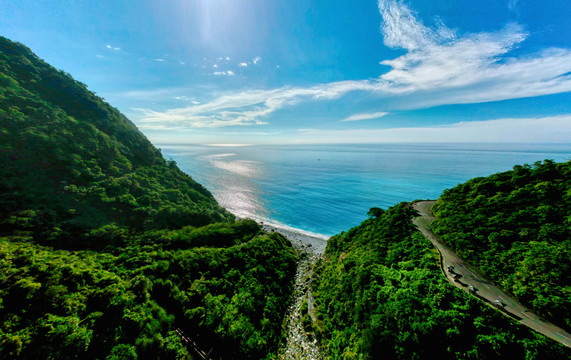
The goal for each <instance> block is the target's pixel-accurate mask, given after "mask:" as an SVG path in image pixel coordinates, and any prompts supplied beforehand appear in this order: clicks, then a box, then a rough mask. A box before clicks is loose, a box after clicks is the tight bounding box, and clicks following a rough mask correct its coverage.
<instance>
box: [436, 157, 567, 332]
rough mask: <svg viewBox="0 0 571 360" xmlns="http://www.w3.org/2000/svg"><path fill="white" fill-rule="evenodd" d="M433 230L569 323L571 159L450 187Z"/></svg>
mask: <svg viewBox="0 0 571 360" xmlns="http://www.w3.org/2000/svg"><path fill="white" fill-rule="evenodd" d="M432 211H433V213H434V214H435V216H436V218H437V219H436V221H435V222H433V223H432V225H431V227H432V228H433V230H434V232H435V233H436V234H438V235H439V236H440V238H441V239H442V240H443V241H444V242H446V243H447V244H448V245H449V246H451V247H452V248H453V249H454V250H455V251H457V252H458V254H460V255H461V256H462V257H463V258H464V259H466V260H467V261H469V262H470V263H472V264H473V265H475V266H477V267H478V268H479V269H480V270H482V271H483V272H484V273H486V275H488V276H489V277H490V278H491V279H492V280H494V282H495V283H496V284H498V285H500V286H501V287H503V288H504V289H506V290H507V291H508V292H511V293H512V294H513V295H515V297H516V298H518V299H519V300H520V301H521V302H522V303H523V304H524V305H526V306H528V307H531V308H532V309H533V310H535V311H536V312H538V313H539V314H541V315H543V316H544V317H546V318H547V319H549V320H550V321H552V322H553V323H555V324H558V325H560V326H562V327H566V328H567V329H570V328H571V279H570V278H569V276H570V274H571V161H568V162H565V163H554V162H552V161H549V160H545V161H543V162H537V163H535V164H534V165H532V166H529V165H523V166H515V167H514V169H513V170H511V171H506V172H503V173H499V174H494V175H491V176H488V177H485V178H484V177H481V178H475V179H472V180H470V181H468V182H466V183H464V184H460V185H458V186H456V187H454V188H452V189H449V190H446V191H444V193H443V194H442V196H441V197H440V198H439V199H438V201H437V202H436V204H435V206H434V207H433V209H432Z"/></svg>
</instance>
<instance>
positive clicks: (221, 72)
mask: <svg viewBox="0 0 571 360" xmlns="http://www.w3.org/2000/svg"><path fill="white" fill-rule="evenodd" d="M214 75H216V76H223V75H226V76H234V75H236V74H235V73H234V71H232V70H228V71H215V72H214Z"/></svg>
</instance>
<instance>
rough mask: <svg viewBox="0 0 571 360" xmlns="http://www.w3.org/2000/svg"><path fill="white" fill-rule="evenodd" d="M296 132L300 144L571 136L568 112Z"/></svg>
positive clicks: (560, 138)
mask: <svg viewBox="0 0 571 360" xmlns="http://www.w3.org/2000/svg"><path fill="white" fill-rule="evenodd" d="M298 131H299V134H298V139H299V140H300V141H301V142H304V143H316V142H321V143H331V142H335V143H357V142H359V143H379V142H497V143H542V142H562V143H566V142H568V141H569V140H568V139H570V138H571V114H567V115H560V116H552V117H542V118H523V119H522V118H506V119H494V120H484V121H466V122H458V123H454V124H450V125H444V126H427V127H411V128H392V129H355V130H346V129H344V130H326V131H323V130H315V129H300V130H298Z"/></svg>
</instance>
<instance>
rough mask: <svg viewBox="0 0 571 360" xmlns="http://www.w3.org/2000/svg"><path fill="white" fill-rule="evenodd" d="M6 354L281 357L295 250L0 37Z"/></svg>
mask: <svg viewBox="0 0 571 360" xmlns="http://www.w3.org/2000/svg"><path fill="white" fill-rule="evenodd" d="M0 140H1V141H0V359H137V358H138V359H175V358H177V359H188V358H191V356H192V355H191V354H189V352H188V351H187V349H186V345H185V344H184V343H183V342H182V340H181V337H180V336H179V335H178V334H177V333H176V332H175V330H176V329H177V328H180V329H182V331H184V333H185V334H186V335H187V337H189V338H190V339H192V340H193V341H195V342H196V343H197V344H198V346H200V347H201V348H203V349H204V350H206V351H208V350H209V349H210V348H212V347H213V348H214V349H215V354H216V355H217V356H223V357H224V358H240V359H261V358H266V357H271V356H272V354H274V353H275V351H276V349H277V346H278V344H279V341H280V339H281V324H282V319H283V315H284V313H285V310H286V307H287V305H288V298H289V294H290V293H291V291H292V286H293V285H292V279H293V276H294V274H295V262H296V258H295V254H294V251H293V249H292V248H291V244H290V243H289V242H288V241H286V240H285V239H284V238H283V237H281V236H280V235H277V234H272V235H267V234H264V233H263V232H261V231H260V228H259V226H258V225H257V224H256V223H255V222H253V221H239V222H235V220H234V218H233V216H232V215H231V214H229V213H228V212H227V211H225V210H224V209H222V208H220V207H219V206H218V204H217V203H216V201H215V200H214V198H213V197H212V195H211V194H210V193H209V192H208V191H207V190H206V189H205V188H204V187H202V186H201V185H199V184H197V183H196V182H194V181H193V180H192V179H191V178H190V177H189V176H188V175H186V174H184V173H182V172H181V171H180V170H179V169H178V167H177V166H176V164H175V163H174V162H172V161H165V160H164V159H163V157H162V156H161V154H160V151H158V150H157V149H156V148H154V147H153V146H152V145H151V144H150V143H149V141H148V140H147V139H146V138H145V137H144V136H143V135H142V134H141V133H140V132H139V131H138V130H137V129H136V128H135V126H134V125H133V124H132V123H131V122H130V121H129V120H127V119H126V118H125V117H124V116H123V115H121V114H120V113H119V112H118V111H117V110H116V109H114V108H112V107H110V106H109V105H108V104H106V103H105V102H104V101H103V100H102V99H100V98H98V97H97V96H96V95H94V94H93V93H91V92H90V91H88V90H87V88H86V86H85V85H84V84H82V83H80V82H78V81H75V80H73V79H72V78H71V77H70V76H69V75H67V74H66V73H65V72H62V71H57V70H55V69H54V68H52V67H51V66H49V65H48V64H46V63H45V62H43V61H42V60H40V59H39V58H38V57H36V56H35V55H34V54H33V53H32V52H31V51H30V50H29V49H27V48H26V47H24V46H23V45H21V44H16V43H13V42H11V41H9V40H7V39H5V38H1V37H0Z"/></svg>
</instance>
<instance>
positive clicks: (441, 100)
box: [142, 0, 571, 127]
mask: <svg viewBox="0 0 571 360" xmlns="http://www.w3.org/2000/svg"><path fill="white" fill-rule="evenodd" d="M378 8H379V12H380V14H381V17H382V19H383V22H382V26H381V31H382V34H383V39H384V44H385V45H386V46H389V47H392V48H402V49H404V50H406V53H405V54H403V55H401V56H399V57H397V58H395V59H391V60H383V61H381V62H380V63H381V64H383V65H387V66H390V67H391V69H390V70H389V71H388V72H386V73H384V74H383V75H381V76H380V77H378V78H375V79H366V80H350V81H340V82H332V83H327V84H320V85H315V86H311V87H281V88H277V89H269V90H246V91H241V92H237V93H234V94H226V95H222V96H220V97H218V98H215V99H212V100H211V101H210V102H209V103H208V104H201V105H197V106H191V107H185V108H179V109H171V110H166V111H164V112H155V111H152V110H149V109H143V110H142V111H143V114H144V117H143V120H142V123H144V124H147V125H148V124H152V123H158V122H162V123H164V124H170V125H172V126H177V127H178V126H185V127H220V126H235V125H262V124H266V120H265V119H266V118H267V117H268V116H269V115H270V114H272V113H273V112H275V111H277V110H279V109H281V108H283V107H285V106H292V105H295V104H298V103H300V102H302V101H319V100H321V101H324V100H332V99H338V98H341V97H342V96H344V95H346V94H348V93H350V92H355V91H364V92H367V93H371V94H374V95H375V96H378V97H381V98H386V99H391V98H399V97H403V96H407V101H406V105H395V106H394V107H393V110H394V109H405V108H406V109H414V108H426V107H431V106H436V105H444V104H466V103H480V102H489V101H500V100H507V99H515V98H522V97H532V96H539V95H547V94H555V93H561V92H568V91H571V51H570V50H569V49H557V48H551V49H546V50H544V51H542V52H539V53H536V54H534V55H533V56H526V57H520V58H516V57H509V56H508V55H509V54H510V52H511V51H512V50H514V49H515V48H517V46H518V45H519V44H521V43H522V42H524V41H525V39H526V38H527V37H528V35H529V34H528V33H527V32H526V31H525V30H524V29H523V28H522V27H521V26H520V25H518V24H508V25H506V26H505V27H504V28H502V29H500V30H498V31H495V32H480V33H473V34H464V35H460V34H458V33H457V32H455V31H454V30H452V29H450V28H448V27H446V26H445V25H444V24H443V23H440V24H438V25H437V26H436V27H428V26H426V25H424V24H423V23H422V22H421V21H419V20H418V19H417V18H416V17H415V16H414V14H413V13H412V11H411V10H410V9H409V8H408V7H407V6H406V5H404V4H403V3H402V2H400V1H395V0H380V1H379V2H378ZM260 60H261V58H259V57H257V58H255V59H254V60H253V63H254V64H257V63H258V62H259V61H260ZM239 66H242V64H240V65H239ZM214 75H226V76H232V75H234V73H233V72H232V71H226V72H215V73H214ZM389 110H391V109H389ZM357 116H358V115H357ZM349 119H351V117H349V118H347V119H344V120H343V121H351V120H349ZM364 119H366V118H356V119H352V120H353V121H355V120H364Z"/></svg>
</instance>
